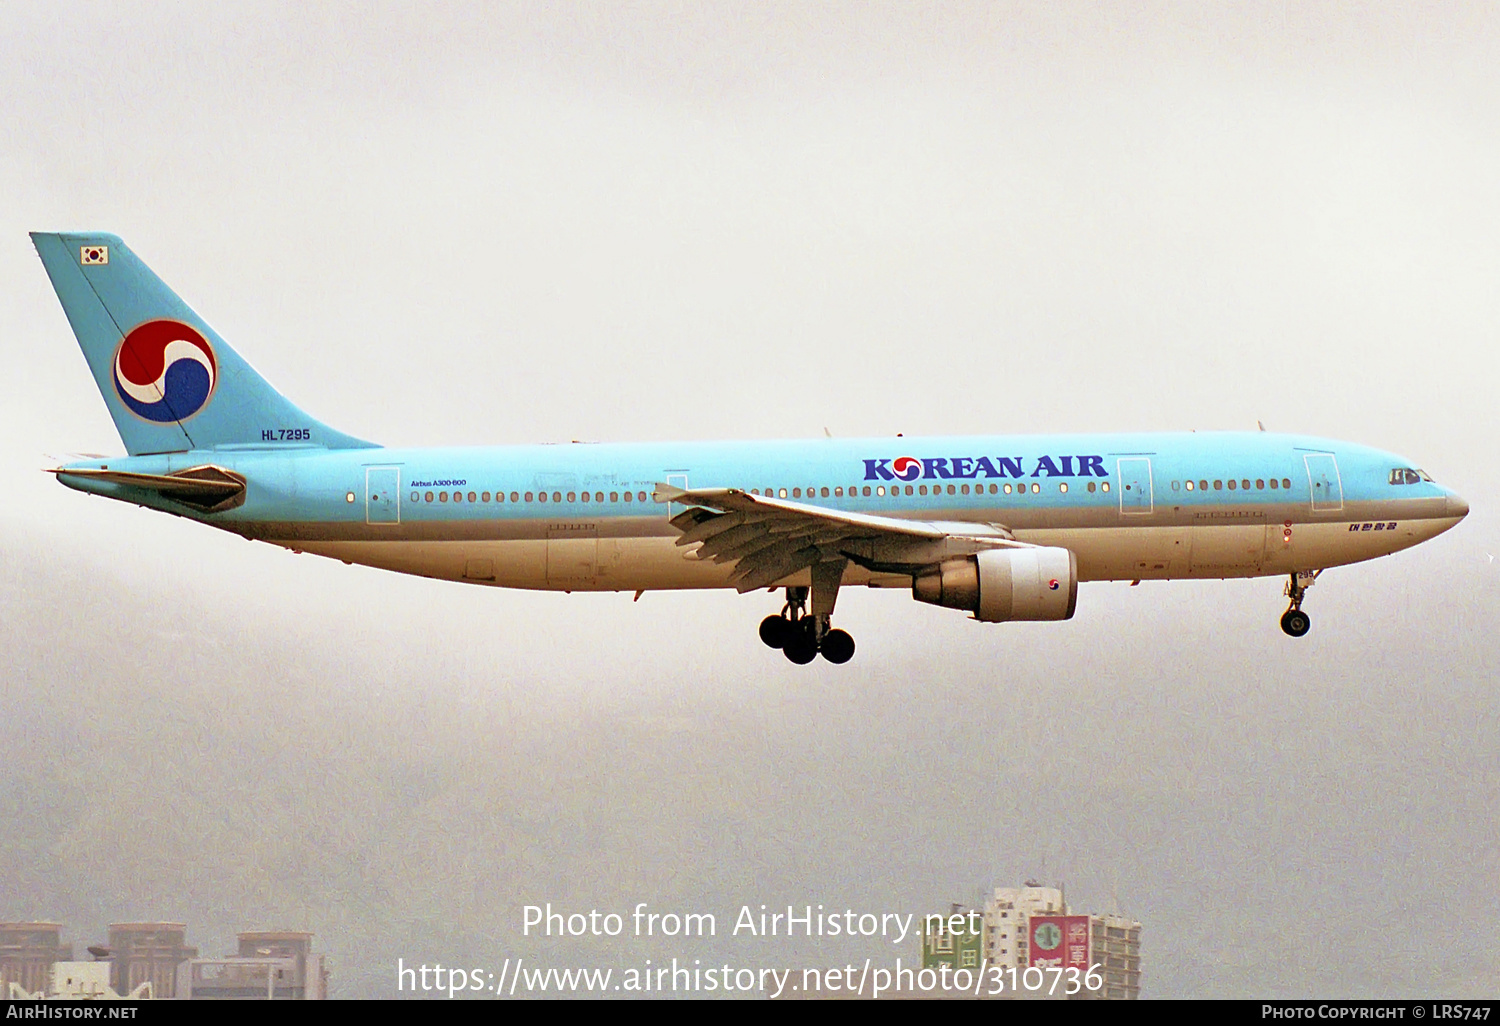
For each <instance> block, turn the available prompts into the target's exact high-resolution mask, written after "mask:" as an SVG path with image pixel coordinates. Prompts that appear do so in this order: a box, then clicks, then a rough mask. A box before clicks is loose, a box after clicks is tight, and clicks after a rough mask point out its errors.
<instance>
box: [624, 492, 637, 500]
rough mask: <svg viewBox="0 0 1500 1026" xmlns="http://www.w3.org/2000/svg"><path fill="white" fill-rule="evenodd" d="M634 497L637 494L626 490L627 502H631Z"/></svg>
mask: <svg viewBox="0 0 1500 1026" xmlns="http://www.w3.org/2000/svg"><path fill="white" fill-rule="evenodd" d="M634 498H635V496H634V495H632V494H631V493H630V492H626V493H625V501H626V502H630V501H631V500H633V499H634Z"/></svg>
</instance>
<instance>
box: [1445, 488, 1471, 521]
mask: <svg viewBox="0 0 1500 1026" xmlns="http://www.w3.org/2000/svg"><path fill="white" fill-rule="evenodd" d="M1447 512H1448V515H1449V516H1450V517H1457V518H1459V519H1460V520H1462V519H1463V518H1464V517H1466V516H1468V515H1469V504H1468V502H1467V501H1465V499H1464V497H1463V496H1461V495H1459V494H1458V493H1457V492H1449V493H1448V510H1447Z"/></svg>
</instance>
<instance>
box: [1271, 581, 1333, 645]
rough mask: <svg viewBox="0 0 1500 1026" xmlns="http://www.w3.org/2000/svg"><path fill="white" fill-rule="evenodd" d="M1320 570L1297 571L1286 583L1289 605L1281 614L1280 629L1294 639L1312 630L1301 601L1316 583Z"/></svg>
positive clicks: (1310, 619)
mask: <svg viewBox="0 0 1500 1026" xmlns="http://www.w3.org/2000/svg"><path fill="white" fill-rule="evenodd" d="M1322 572H1323V571H1321V570H1299V571H1297V572H1296V573H1294V574H1292V579H1291V580H1290V581H1288V582H1287V586H1286V592H1285V594H1286V595H1287V597H1288V598H1290V599H1291V604H1290V605H1289V606H1287V610H1286V612H1285V613H1282V614H1281V629H1282V630H1284V631H1286V633H1287V634H1289V635H1291V636H1292V637H1294V638H1300V637H1302V635H1304V634H1306V633H1307V632H1308V631H1310V630H1311V629H1312V617H1310V616H1308V615H1307V614H1306V613H1304V612H1303V611H1302V599H1303V596H1305V595H1306V594H1307V589H1308V588H1311V587H1312V586H1313V584H1314V583H1316V582H1317V579H1318V575H1319V574H1321V573H1322Z"/></svg>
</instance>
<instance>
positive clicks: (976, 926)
mask: <svg viewBox="0 0 1500 1026" xmlns="http://www.w3.org/2000/svg"><path fill="white" fill-rule="evenodd" d="M983 962H984V920H983V916H982V915H981V914H980V913H979V912H972V911H970V910H968V909H965V908H964V907H963V906H962V905H959V904H954V905H952V906H951V907H950V908H949V910H948V914H947V915H940V914H934V915H929V916H924V917H923V918H922V968H923V969H937V968H938V967H940V966H945V965H946V966H948V967H949V968H950V969H969V970H972V971H974V972H978V971H979V968H980V965H981V964H982V963H983Z"/></svg>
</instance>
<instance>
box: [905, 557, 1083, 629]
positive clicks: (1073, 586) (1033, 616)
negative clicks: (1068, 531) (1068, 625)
mask: <svg viewBox="0 0 1500 1026" xmlns="http://www.w3.org/2000/svg"><path fill="white" fill-rule="evenodd" d="M911 595H912V598H914V599H916V600H917V601H918V602H931V603H932V604H933V605H937V606H947V607H948V608H949V609H967V610H968V611H969V612H971V613H973V614H974V619H976V620H984V621H985V622H987V623H999V622H1001V621H1003V620H1068V619H1071V618H1072V616H1073V609H1074V607H1075V606H1077V605H1078V559H1077V557H1076V556H1074V555H1073V553H1072V552H1070V551H1069V550H1067V549H1062V548H1041V547H1038V548H1018V549H985V550H984V551H982V552H980V553H978V554H977V555H973V556H965V557H963V558H961V559H949V560H945V561H943V562H942V563H939V564H937V565H936V566H931V567H927V568H926V569H924V570H923V571H922V572H921V573H919V574H917V575H916V576H915V577H913V578H912V584H911Z"/></svg>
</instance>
